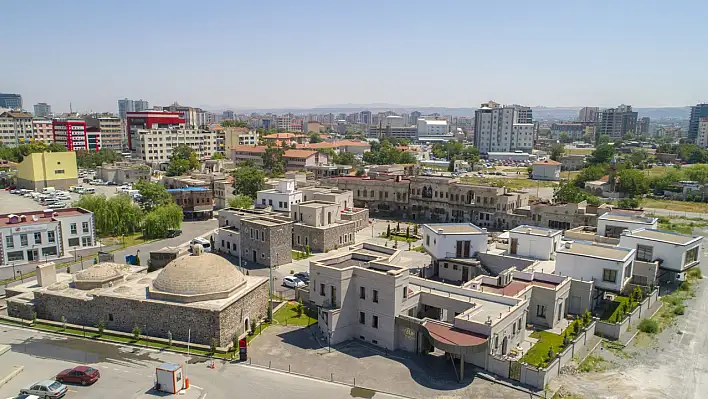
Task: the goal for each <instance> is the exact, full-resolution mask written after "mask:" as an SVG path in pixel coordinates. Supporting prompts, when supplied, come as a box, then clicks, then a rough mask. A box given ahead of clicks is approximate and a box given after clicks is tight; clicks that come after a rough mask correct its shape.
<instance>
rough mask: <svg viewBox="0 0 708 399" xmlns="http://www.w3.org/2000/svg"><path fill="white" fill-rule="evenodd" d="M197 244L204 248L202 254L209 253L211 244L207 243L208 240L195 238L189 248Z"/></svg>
mask: <svg viewBox="0 0 708 399" xmlns="http://www.w3.org/2000/svg"><path fill="white" fill-rule="evenodd" d="M197 244H200V245H201V246H202V247H203V248H204V252H211V243H210V242H209V240H207V239H204V238H202V237H197V238H195V239H193V240H192V245H191V246H194V245H197ZM190 249H191V248H190ZM192 252H194V251H192Z"/></svg>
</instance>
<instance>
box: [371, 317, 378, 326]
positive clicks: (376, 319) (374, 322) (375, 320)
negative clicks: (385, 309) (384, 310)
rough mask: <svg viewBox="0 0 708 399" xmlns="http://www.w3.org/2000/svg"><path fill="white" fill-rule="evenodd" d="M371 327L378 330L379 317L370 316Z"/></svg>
mask: <svg viewBox="0 0 708 399" xmlns="http://www.w3.org/2000/svg"><path fill="white" fill-rule="evenodd" d="M371 327H374V328H379V316H371Z"/></svg>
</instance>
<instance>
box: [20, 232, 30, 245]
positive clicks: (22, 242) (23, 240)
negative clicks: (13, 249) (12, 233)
mask: <svg viewBox="0 0 708 399" xmlns="http://www.w3.org/2000/svg"><path fill="white" fill-rule="evenodd" d="M27 245H28V242H27V234H20V246H21V247H26V246H27Z"/></svg>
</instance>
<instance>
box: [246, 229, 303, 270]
mask: <svg viewBox="0 0 708 399" xmlns="http://www.w3.org/2000/svg"><path fill="white" fill-rule="evenodd" d="M242 224H243V227H244V229H243V230H242V231H244V232H245V231H250V230H251V229H254V230H255V231H263V230H264V226H263V225H262V224H257V223H251V222H250V221H249V220H243V221H242ZM291 226H292V224H289V223H288V224H282V225H277V226H273V227H267V228H265V240H261V239H260V237H258V238H256V237H255V236H254V238H251V236H250V234H246V233H244V234H242V236H241V246H242V248H243V253H242V256H243V258H244V259H245V260H246V261H248V262H254V259H253V251H256V259H255V262H256V263H258V264H261V265H265V266H269V267H272V266H279V265H284V264H286V263H290V262H292V259H293V254H292V249H293V246H292V229H291ZM264 254H265V256H263V255H264Z"/></svg>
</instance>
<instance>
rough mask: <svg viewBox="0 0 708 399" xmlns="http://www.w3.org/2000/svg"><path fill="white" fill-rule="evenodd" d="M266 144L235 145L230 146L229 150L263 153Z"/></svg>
mask: <svg viewBox="0 0 708 399" xmlns="http://www.w3.org/2000/svg"><path fill="white" fill-rule="evenodd" d="M266 148H268V147H266V146H264V145H237V146H233V147H231V151H238V152H250V153H254V154H259V153H264V152H265V150H266Z"/></svg>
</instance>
